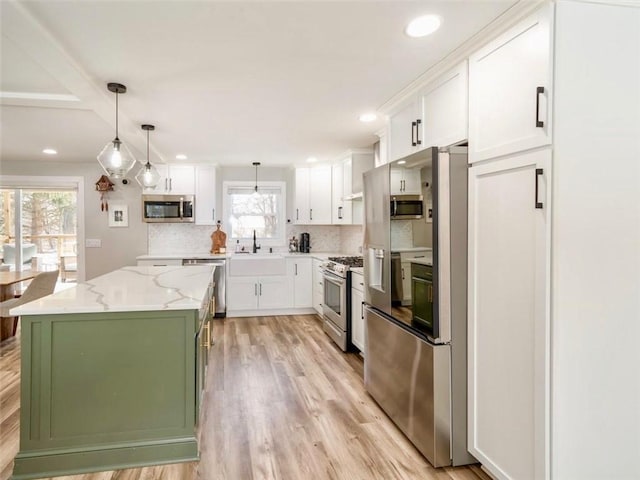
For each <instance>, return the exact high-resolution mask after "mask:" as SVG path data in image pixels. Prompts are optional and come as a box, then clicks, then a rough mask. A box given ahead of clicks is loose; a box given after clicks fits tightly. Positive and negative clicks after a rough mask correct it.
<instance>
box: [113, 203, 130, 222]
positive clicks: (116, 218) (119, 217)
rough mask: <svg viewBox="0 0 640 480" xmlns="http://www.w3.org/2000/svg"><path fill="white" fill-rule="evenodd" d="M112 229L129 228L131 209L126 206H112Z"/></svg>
mask: <svg viewBox="0 0 640 480" xmlns="http://www.w3.org/2000/svg"><path fill="white" fill-rule="evenodd" d="M109 226H110V227H128V226H129V207H127V206H126V205H112V206H111V211H110V212H109Z"/></svg>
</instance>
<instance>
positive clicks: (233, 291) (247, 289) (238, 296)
mask: <svg viewBox="0 0 640 480" xmlns="http://www.w3.org/2000/svg"><path fill="white" fill-rule="evenodd" d="M228 273H229V272H227V274H228ZM226 286H227V308H228V309H229V310H232V311H233V310H255V309H256V308H258V278H256V277H234V276H229V275H227V281H226Z"/></svg>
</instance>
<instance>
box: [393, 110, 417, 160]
mask: <svg viewBox="0 0 640 480" xmlns="http://www.w3.org/2000/svg"><path fill="white" fill-rule="evenodd" d="M419 108H420V105H419V103H418V101H417V100H413V101H412V102H411V103H409V104H407V105H406V106H404V107H403V108H402V109H401V110H399V111H398V112H396V113H395V114H393V115H391V116H390V117H389V161H390V162H392V161H394V160H397V159H399V158H402V157H406V156H407V155H409V154H411V153H413V152H415V151H416V150H417V148H418V139H417V138H416V137H417V136H418V133H419V125H418V123H417V122H418V121H420V122H421V121H422V120H421V119H420V112H419Z"/></svg>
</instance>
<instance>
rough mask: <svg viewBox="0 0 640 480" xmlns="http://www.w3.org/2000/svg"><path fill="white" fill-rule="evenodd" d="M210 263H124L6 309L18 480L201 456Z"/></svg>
mask: <svg viewBox="0 0 640 480" xmlns="http://www.w3.org/2000/svg"><path fill="white" fill-rule="evenodd" d="M215 268H216V267H214V266H188V267H179V266H172V267H171V266H170V267H125V268H122V269H119V270H116V271H114V272H111V273H109V274H107V275H103V276H101V277H97V278H95V279H93V280H91V281H89V282H86V283H81V284H79V285H77V286H76V287H75V288H70V289H67V290H63V291H61V292H59V293H56V294H54V295H50V296H48V297H44V298H42V299H40V300H37V301H35V302H32V303H29V304H25V305H22V306H20V307H17V308H16V309H14V310H13V311H12V314H15V315H20V316H21V330H22V331H21V379H20V451H19V453H18V455H17V456H16V458H15V464H14V470H13V478H14V479H16V480H20V479H28V478H42V477H53V476H59V475H70V474H77V473H83V472H92V471H101V470H118V469H122V468H130V467H135V466H143V465H157V464H164V463H175V462H185V461H193V460H198V445H197V442H196V427H197V422H198V417H199V409H200V399H201V393H202V391H203V389H204V374H205V367H206V359H207V352H208V347H209V345H210V322H211V318H212V317H211V315H210V311H211V310H214V306H213V305H212V302H213V300H212V299H213V298H214V292H213V289H214V288H213V287H214V286H213V273H214V270H215Z"/></svg>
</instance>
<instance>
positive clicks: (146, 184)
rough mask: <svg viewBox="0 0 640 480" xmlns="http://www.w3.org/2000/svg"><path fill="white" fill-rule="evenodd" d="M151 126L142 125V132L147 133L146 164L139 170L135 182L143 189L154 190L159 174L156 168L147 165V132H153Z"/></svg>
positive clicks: (149, 164) (153, 128)
mask: <svg viewBox="0 0 640 480" xmlns="http://www.w3.org/2000/svg"><path fill="white" fill-rule="evenodd" d="M155 129H156V127H154V126H153V125H142V130H145V131H146V132H147V163H146V164H145V165H144V166H143V167H142V168H141V169H140V171H139V172H138V174H137V175H136V182H138V184H140V186H141V187H142V188H144V189H153V188H156V186H157V185H158V182H159V181H160V174H159V173H158V170H157V169H156V167H154V166H153V165H151V163H149V132H151V131H153V130H155Z"/></svg>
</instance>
